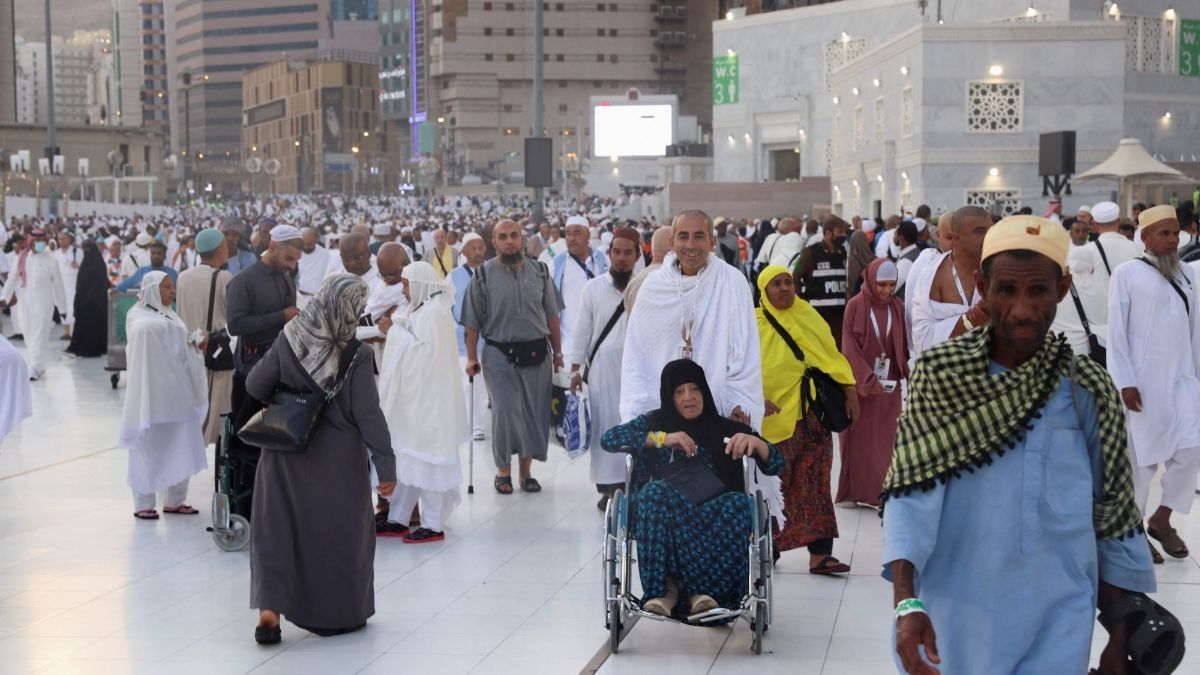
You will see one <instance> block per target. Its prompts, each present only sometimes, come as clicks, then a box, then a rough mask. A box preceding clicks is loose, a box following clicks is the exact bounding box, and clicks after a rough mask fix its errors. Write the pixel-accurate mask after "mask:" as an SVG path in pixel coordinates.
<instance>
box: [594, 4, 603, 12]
mask: <svg viewBox="0 0 1200 675" xmlns="http://www.w3.org/2000/svg"><path fill="white" fill-rule="evenodd" d="M596 11H597V12H603V11H604V3H603V2H597V3H596Z"/></svg>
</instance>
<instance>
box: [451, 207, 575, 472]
mask: <svg viewBox="0 0 1200 675" xmlns="http://www.w3.org/2000/svg"><path fill="white" fill-rule="evenodd" d="M492 244H493V246H495V248H496V252H497V254H498V255H497V257H496V258H493V259H492V260H489V261H488V262H486V263H484V264H483V265H482V266H480V268H479V270H478V271H477V272H476V273H475V276H474V277H473V278H472V279H471V285H470V286H469V287H468V288H467V293H466V295H465V297H464V298H463V308H462V324H463V328H464V329H465V333H466V342H467V367H466V372H467V375H468V376H470V377H474V376H475V375H478V374H479V373H480V372H482V373H483V374H484V379H485V381H486V383H487V390H488V394H489V395H490V396H491V399H492V454H493V457H494V459H495V460H496V470H497V475H496V479H495V481H494V486H495V488H496V492H499V493H500V494H502V495H509V494H512V493H513V482H512V456H513V455H518V456H519V457H520V479H521V482H520V487H521V489H522V490H523V491H525V492H540V491H541V489H542V486H541V484H540V483H538V481H537V479H535V478H534V477H533V476H532V475H530V471H531V467H532V463H533V460H535V459H536V460H538V461H543V462H544V461H546V456H547V454H548V450H549V433H548V432H549V430H550V397H551V376H552V375H553V372H554V370H555V369H562V367H563V354H562V342H561V341H560V333H559V321H558V315H559V312H560V311H561V310H562V301H561V300H560V299H559V296H558V289H557V288H555V286H554V282H553V280H552V279H551V278H550V273H549V271H548V270H547V269H546V266H545V265H543V264H541V263H539V262H537V261H536V260H531V259H529V258H527V257H525V255H524V250H525V246H524V240H523V237H522V234H521V227H520V226H519V225H517V223H515V222H513V221H511V220H502V221H500V222H498V223H496V227H495V228H494V229H493V230H492ZM513 308H520V311H512V310H513ZM481 339H482V341H483V342H484V344H485V346H484V347H483V349H480V345H479V343H480V340H481ZM547 341H548V342H549V345H547ZM548 347H549V349H548ZM550 349H552V350H553V352H552V353H553V360H551V358H550V353H549V350H550Z"/></svg>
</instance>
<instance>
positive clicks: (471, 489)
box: [467, 375, 475, 495]
mask: <svg viewBox="0 0 1200 675" xmlns="http://www.w3.org/2000/svg"><path fill="white" fill-rule="evenodd" d="M467 381H468V382H470V383H471V405H470V407H471V454H470V456H469V457H470V458H469V459H468V460H467V465H468V466H469V467H470V469H469V473H468V476H469V478H468V479H467V494H469V495H473V494H475V376H474V375H468V376H467Z"/></svg>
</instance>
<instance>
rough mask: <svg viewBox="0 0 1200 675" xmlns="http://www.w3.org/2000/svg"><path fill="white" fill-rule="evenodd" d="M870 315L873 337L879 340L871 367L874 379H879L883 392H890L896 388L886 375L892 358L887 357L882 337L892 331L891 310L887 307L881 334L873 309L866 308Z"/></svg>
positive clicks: (890, 366) (893, 381) (889, 370)
mask: <svg viewBox="0 0 1200 675" xmlns="http://www.w3.org/2000/svg"><path fill="white" fill-rule="evenodd" d="M868 313H869V314H870V316H871V327H872V328H874V329H875V339H877V340H879V352H880V353H879V356H877V357H875V362H874V364H873V365H872V369H873V371H874V373H875V379H877V380H879V384H880V385H881V386H882V387H883V390H884V392H886V393H889V394H890V393H891V392H892V391H893V390H895V388H896V382H895V380H890V379H888V375H889V374H890V373H891V371H892V360H891V359H890V358H888V357H887V345H886V343H885V342H884V338H886V337H887V336H889V335H891V333H892V312H891V310H890V309H889V310H888V313H887V328H886V329H885V330H884V331H883V333H882V334H881V333H880V332H879V322H878V321H877V320H876V319H875V311H874V310H868Z"/></svg>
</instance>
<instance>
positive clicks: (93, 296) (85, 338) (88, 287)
mask: <svg viewBox="0 0 1200 675" xmlns="http://www.w3.org/2000/svg"><path fill="white" fill-rule="evenodd" d="M108 287H109V286H108V271H107V269H106V268H105V265H104V258H103V257H101V255H100V248H99V247H98V246H97V245H96V244H95V242H88V243H86V244H84V245H83V262H81V263H79V277H78V278H77V279H76V281H75V328H74V330H73V331H72V333H71V344H70V346H68V347H67V351H68V352H70V353H72V354H74V355H75V356H101V355H102V354H104V353H106V352H107V351H108Z"/></svg>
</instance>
